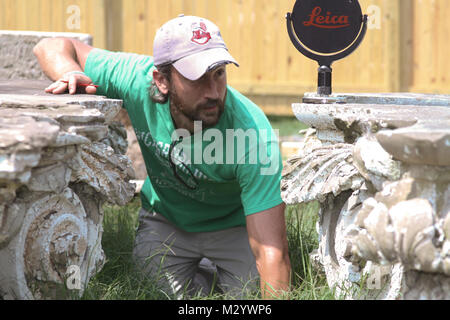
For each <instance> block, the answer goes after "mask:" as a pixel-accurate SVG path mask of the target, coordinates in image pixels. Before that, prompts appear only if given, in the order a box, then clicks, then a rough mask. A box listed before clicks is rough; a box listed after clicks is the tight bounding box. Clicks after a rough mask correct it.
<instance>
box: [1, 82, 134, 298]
mask: <svg viewBox="0 0 450 320" xmlns="http://www.w3.org/2000/svg"><path fill="white" fill-rule="evenodd" d="M49 83H50V82H48V81H38V80H0V297H1V298H3V299H47V298H58V299H61V298H67V297H70V296H73V295H74V294H75V295H78V296H79V295H81V294H82V292H83V289H84V287H85V286H86V285H87V283H88V281H89V279H90V278H91V277H92V276H93V275H95V274H96V273H97V272H98V271H100V269H101V268H102V266H103V264H104V258H105V257H104V254H103V250H102V247H101V237H102V220H103V212H102V205H103V204H104V202H109V203H112V204H118V205H125V204H126V203H127V202H129V201H130V200H131V199H132V198H133V195H134V192H135V185H134V184H132V183H130V179H133V177H134V172H133V169H132V166H131V162H130V160H129V159H128V158H127V157H126V156H124V155H123V153H124V150H123V148H124V147H123V146H124V145H125V151H126V142H125V144H124V142H123V141H122V142H121V139H122V138H121V137H111V135H109V134H108V132H109V130H108V126H109V125H111V124H112V121H113V119H114V117H115V116H116V115H117V113H118V112H119V111H120V109H121V106H122V101H120V100H111V99H106V98H104V97H99V96H90V95H75V96H70V95H51V94H46V93H45V92H44V88H46V87H47V86H48V84H49ZM125 139H126V136H125Z"/></svg>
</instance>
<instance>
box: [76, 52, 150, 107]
mask: <svg viewBox="0 0 450 320" xmlns="http://www.w3.org/2000/svg"><path fill="white" fill-rule="evenodd" d="M152 67H153V58H152V57H150V56H145V55H138V54H134V53H124V52H111V51H107V50H102V49H97V48H96V49H93V50H92V51H91V52H90V53H89V55H88V58H87V61H86V65H85V70H84V72H85V73H86V75H87V76H88V77H89V78H91V80H92V81H93V82H94V84H96V85H98V86H99V87H98V88H97V94H99V95H104V96H107V97H108V98H112V99H122V100H123V101H124V106H125V107H126V106H127V105H133V104H134V103H136V102H137V101H136V100H137V99H139V95H138V94H137V92H136V91H137V90H135V89H136V87H137V86H138V84H141V83H142V80H143V77H144V78H147V80H148V81H147V83H148V86H150V84H151V80H152V72H151V69H152Z"/></svg>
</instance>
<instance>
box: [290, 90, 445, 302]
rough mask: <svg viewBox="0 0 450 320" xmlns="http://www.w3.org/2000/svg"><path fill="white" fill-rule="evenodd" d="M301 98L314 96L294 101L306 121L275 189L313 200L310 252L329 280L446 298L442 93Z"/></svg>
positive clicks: (378, 295) (353, 290)
mask: <svg viewBox="0 0 450 320" xmlns="http://www.w3.org/2000/svg"><path fill="white" fill-rule="evenodd" d="M305 98H306V99H305V100H304V101H308V102H315V103H299V104H294V105H293V110H294V113H295V115H296V117H297V118H298V119H299V120H300V121H302V122H304V123H306V124H308V125H310V126H311V129H309V130H307V132H305V139H304V142H303V145H302V148H301V150H300V152H299V153H298V154H297V155H296V156H294V157H292V158H291V159H289V160H288V162H287V165H286V167H285V168H284V172H283V180H282V197H283V199H284V201H285V202H286V203H287V204H296V203H302V202H309V201H319V202H320V207H321V209H320V212H319V215H320V217H319V222H318V230H319V248H318V250H316V252H314V253H313V254H312V258H313V259H314V260H315V262H319V264H320V265H322V267H323V268H324V271H325V273H326V276H327V279H328V284H329V285H330V287H334V288H336V294H337V296H338V297H340V298H343V297H344V298H347V299H360V298H366V299H450V96H443V95H441V96H436V95H419V94H379V95H370V94H367V95H363V94H361V95H357V94H348V95H335V97H334V98H335V101H339V102H340V103H334V104H327V103H321V102H326V101H325V100H323V101H321V99H320V97H315V96H314V95H306V96H305ZM361 285H362V287H363V290H362V291H361V290H358V288H359V287H360V286H361Z"/></svg>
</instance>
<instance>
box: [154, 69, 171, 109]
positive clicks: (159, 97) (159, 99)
mask: <svg viewBox="0 0 450 320" xmlns="http://www.w3.org/2000/svg"><path fill="white" fill-rule="evenodd" d="M156 69H158V71H159V72H160V73H161V74H162V75H163V76H164V77H165V78H166V79H167V81H169V82H170V73H171V71H172V64H164V65H161V66H156ZM150 98H151V99H152V101H153V102H156V103H160V104H164V103H166V102H167V100H168V99H169V95H168V94H162V93H161V92H160V91H159V89H158V86H157V85H156V82H155V79H153V80H152V83H151V85H150Z"/></svg>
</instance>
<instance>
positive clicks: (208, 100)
mask: <svg viewBox="0 0 450 320" xmlns="http://www.w3.org/2000/svg"><path fill="white" fill-rule="evenodd" d="M173 70H174V71H173V73H172V77H171V81H170V85H169V86H170V87H169V99H170V108H171V113H172V118H173V119H174V121H175V123H176V125H177V127H185V126H184V125H182V123H183V121H184V122H192V124H193V123H194V121H201V122H202V127H203V128H208V127H213V126H215V125H216V124H217V123H218V122H219V120H220V117H221V115H222V114H223V112H224V109H225V97H226V84H227V78H226V67H225V66H224V65H222V66H219V67H217V68H215V69H213V70H211V71H208V72H207V73H205V74H204V75H203V77H201V78H200V79H198V80H195V81H191V80H188V79H186V78H184V77H183V76H182V75H181V74H180V73H178V71H176V69H175V68H173Z"/></svg>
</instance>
